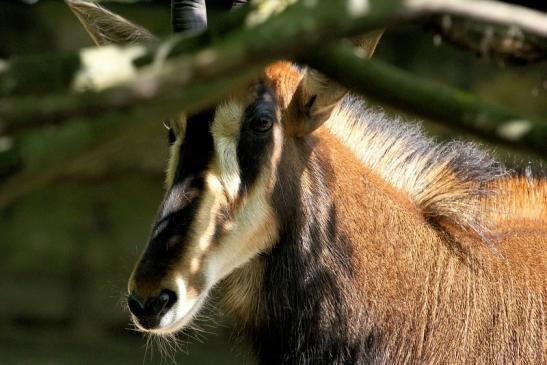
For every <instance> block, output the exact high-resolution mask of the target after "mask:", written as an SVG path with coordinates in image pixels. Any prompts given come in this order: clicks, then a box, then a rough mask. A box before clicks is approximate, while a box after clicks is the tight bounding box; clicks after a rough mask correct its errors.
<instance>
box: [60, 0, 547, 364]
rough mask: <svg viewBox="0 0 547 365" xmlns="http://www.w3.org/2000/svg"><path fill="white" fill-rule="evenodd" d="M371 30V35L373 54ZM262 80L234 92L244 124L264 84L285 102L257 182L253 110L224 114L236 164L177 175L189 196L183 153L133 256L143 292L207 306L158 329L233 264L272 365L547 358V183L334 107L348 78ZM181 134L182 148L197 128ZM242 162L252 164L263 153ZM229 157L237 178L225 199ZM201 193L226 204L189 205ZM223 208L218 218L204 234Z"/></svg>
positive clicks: (103, 27)
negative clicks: (139, 255)
mask: <svg viewBox="0 0 547 365" xmlns="http://www.w3.org/2000/svg"><path fill="white" fill-rule="evenodd" d="M67 3H68V4H69V5H70V6H71V8H72V9H73V10H74V11H75V12H76V14H77V16H78V17H79V18H80V20H81V21H82V23H83V24H84V26H85V27H86V29H87V30H88V31H89V33H90V34H91V36H92V37H93V38H94V40H95V41H96V42H97V43H98V44H108V43H119V42H131V41H133V40H135V39H148V38H149V37H150V35H149V33H148V32H146V31H144V30H142V29H141V28H140V27H138V26H136V25H133V24H132V23H130V22H127V21H126V20H125V19H122V18H120V17H118V16H116V15H114V14H112V13H110V12H108V11H106V10H105V9H103V8H100V7H98V6H96V5H94V4H89V3H87V2H84V1H79V0H68V1H67ZM375 39H377V37H376V38H374V37H373V38H371V42H365V43H364V44H365V45H368V46H367V47H368V48H369V51H370V52H369V53H368V54H369V55H370V54H371V53H372V50H373V49H374V46H375V44H376V41H375ZM372 40H374V41H372ZM257 85H259V86H261V87H262V89H260V88H257V90H259V92H260V93H262V94H260V93H258V91H257V93H253V92H252V93H250V94H249V95H247V96H246V97H245V96H244V97H234V98H233V99H234V100H231V102H232V103H233V105H231V106H229V105H228V106H227V107H233V108H234V109H233V110H232V111H230V110H228V111H227V112H226V115H227V117H226V118H227V119H230V118H231V117H232V116H233V115H234V114H237V113H235V112H234V110H235V111H239V110H240V109H241V111H243V108H246V107H247V106H248V105H252V103H253V102H254V101H256V100H254V99H255V98H257V97H260V96H261V95H262V96H264V95H265V96H266V99H263V100H262V99H260V100H262V102H264V103H266V104H268V102H270V101H271V100H272V99H275V100H276V102H277V104H276V106H275V108H276V110H275V113H277V120H276V123H275V124H274V126H273V129H272V130H273V132H272V133H273V137H271V138H270V139H269V140H268V139H265V138H263V139H261V140H260V141H262V142H264V141H269V142H268V143H270V144H271V146H270V147H269V148H267V149H266V150H262V151H261V152H260V153H262V154H264V155H266V154H267V157H268V159H266V160H260V161H261V163H262V165H263V166H262V165H261V166H260V167H261V169H260V174H257V178H256V180H254V182H253V184H254V185H253V186H247V187H246V188H245V189H243V190H242V189H239V191H240V192H241V191H244V193H237V192H235V190H236V189H237V188H239V187H240V185H238V184H239V182H240V181H239V180H238V179H240V178H241V176H240V175H241V171H239V172H240V174H239V175H238V176H235V175H237V174H238V171H237V170H238V163H239V162H241V161H239V162H237V161H236V160H235V159H236V158H240V157H241V156H240V151H235V152H234V150H236V149H235V148H233V147H234V143H235V142H234V141H236V139H237V138H238V136H237V132H238V131H237V130H235V129H236V128H235V127H236V126H237V127H238V128H242V127H241V125H242V124H243V119H241V120H226V121H222V120H221V121H217V122H216V123H217V124H216V128H218V130H217V132H218V133H220V135H221V136H220V137H217V139H219V138H224V139H225V140H224V141H223V143H225V145H224V146H223V153H224V156H222V157H223V158H224V159H225V161H224V165H225V166H220V165H221V163H220V161H218V157H216V158H215V157H213V161H212V163H210V164H209V161H201V162H200V163H201V164H200V165H199V166H198V167H196V171H194V172H195V173H198V172H199V173H203V171H201V170H203V169H207V181H206V183H207V184H195V185H192V186H190V185H189V187H188V186H186V185H184V183H183V181H178V184H179V185H178V186H179V187H180V189H181V191H178V190H177V189H178V188H177V185H176V183H174V182H173V179H174V176H175V173H176V171H174V169H178V168H179V167H178V165H179V163H178V156H177V152H176V151H175V153H174V154H173V157H172V163H171V165H170V170H171V171H170V173H169V177H168V182H169V184H168V185H170V187H169V192H168V193H167V194H166V201H164V208H163V209H162V210H167V212H162V213H161V214H160V216H159V221H160V223H161V222H162V221H164V224H163V225H162V224H156V225H155V226H154V229H153V239H152V240H151V244H150V245H149V247H148V249H147V251H145V254H144V255H143V259H141V262H140V263H139V264H138V265H137V269H136V272H138V273H139V277H140V279H142V283H140V280H136V279H135V278H134V277H135V274H134V275H133V279H131V280H130V285H129V286H130V291H134V293H135V294H137V295H140V296H141V299H142V300H145V299H147V297H149V296H155V295H157V294H159V291H160V290H161V289H163V288H168V289H171V290H178V292H177V293H176V294H177V295H178V296H179V297H178V298H177V303H176V305H179V304H180V305H181V306H184V305H185V304H188V303H190V304H192V303H197V304H192V305H193V307H192V309H186V312H185V313H182V314H183V315H184V317H180V318H178V317H177V318H175V319H174V320H173V319H171V322H169V323H168V324H167V327H165V326H164V327H163V328H158V327H154V326H157V324H156V325H154V326H151V327H149V328H148V329H151V330H155V329H158V331H159V333H171V332H172V331H176V330H178V329H180V328H181V327H182V326H184V325H185V323H187V321H189V320H191V318H192V316H193V315H194V314H195V312H196V311H197V310H198V309H199V307H200V305H201V303H202V302H203V300H204V299H205V297H206V295H207V293H208V290H209V289H210V287H212V286H213V285H215V284H216V283H217V282H218V281H219V280H221V279H222V278H224V277H225V276H226V275H228V276H227V277H226V278H225V280H224V281H223V282H222V287H223V289H224V291H225V296H224V299H225V304H226V307H227V308H228V309H230V310H231V311H232V312H233V313H234V314H235V315H236V317H237V318H238V321H237V323H238V324H239V325H240V326H241V328H242V330H243V332H244V333H246V334H248V335H249V337H248V338H249V339H250V340H251V342H253V344H254V348H255V350H256V353H257V356H258V358H259V359H260V361H261V362H262V363H264V364H269V363H287V364H291V363H292V364H318V363H324V364H333V363H346V364H349V363H351V364H360V363H363V364H364V363H367V364H368V363H370V364H386V363H389V364H408V363H412V364H430V363H431V364H433V363H435V364H462V363H468V364H545V363H546V360H547V353H546V348H545V343H546V324H545V320H546V316H545V298H546V285H545V284H546V283H545V274H546V271H547V270H546V269H547V267H546V266H547V262H546V261H547V260H546V249H547V183H546V181H545V179H532V178H522V177H513V176H511V175H510V174H508V172H507V171H506V170H505V169H504V168H503V167H502V166H501V165H500V164H499V163H497V162H496V161H494V160H493V159H491V158H490V157H489V156H488V155H487V154H485V153H483V152H480V151H479V150H477V149H476V148H474V147H473V146H469V145H468V144H464V143H457V142H456V143H449V144H444V145H439V144H436V143H434V142H432V141H430V140H428V139H427V138H425V137H423V135H422V134H421V132H420V131H419V130H418V129H416V128H414V127H409V126H408V125H405V124H402V123H400V122H398V121H393V120H390V119H388V118H386V117H385V116H384V115H382V114H381V113H377V112H374V111H371V109H370V108H366V107H364V106H363V103H362V101H361V100H359V99H358V98H354V97H351V96H349V97H345V98H344V99H343V100H342V102H341V103H338V101H339V100H340V98H341V97H342V96H343V95H344V93H345V90H343V89H342V88H341V87H340V86H339V85H336V84H335V83H333V82H332V81H330V80H328V79H326V78H325V77H324V76H322V75H320V74H318V73H316V72H314V71H309V72H301V70H300V69H297V68H296V67H294V66H293V65H291V64H290V63H287V62H278V63H275V64H273V65H271V66H270V67H268V68H267V69H266V70H265V72H264V75H263V78H262V80H260V82H259V83H258V84H257ZM264 85H265V86H264ZM264 87H265V88H266V89H267V90H266V92H265V91H264ZM269 91H273V96H272V95H270V94H269ZM268 98H270V99H268ZM251 99H252V100H251ZM264 100H265V101H264ZM259 107H260V105H258V106H256V108H258V109H260V108H259ZM218 110H219V109H217V111H218ZM245 110H246V109H245ZM262 111H263V110H262ZM243 117H244V116H241V118H243ZM252 117H257V115H253V116H252ZM258 117H260V115H258ZM203 118H205V116H204V117H203ZM203 118H198V119H203ZM207 118H208V117H207ZM232 119H233V118H232ZM247 121H248V120H247ZM198 122H203V123H206V122H209V120H198V121H195V123H198ZM279 122H280V123H279ZM323 122H326V124H324V125H323V126H322V127H321V124H322V123H323ZM218 123H220V124H218ZM223 123H227V124H226V125H224V124H223ZM230 123H231V124H230ZM197 125H200V126H202V124H199V123H198V124H197ZM193 126H195V124H194V125H193ZM225 127H231V128H228V129H230V131H231V133H232V132H233V133H232V134H233V135H232V134H231V133H224V132H225V129H226V128H225ZM317 128H318V129H317ZM198 129H199V128H198ZM232 129H234V130H232ZM223 131H224V132H223ZM178 132H179V133H178V138H179V141H178V142H177V144H175V147H174V150H175V149H177V148H179V147H180V143H182V138H183V134H185V133H186V132H184V131H178ZM207 132H209V131H205V133H203V131H202V132H201V134H199V133H198V136H196V135H194V136H191V137H192V138H197V137H199V138H201V140H200V141H201V142H200V145H201V144H203V145H206V144H207V143H209V144H210V145H211V147H210V148H209V149H207V150H203V151H201V150H199V148H198V147H199V146H195V145H194V147H193V148H194V150H195V151H200V152H202V153H209V154H211V155H212V156H213V155H214V153H213V150H212V149H213V142H215V143H219V141H218V140H215V141H210V139H212V138H213V136H212V135H211V136H209V135H208V134H207ZM221 132H222V133H221ZM312 132H313V133H312ZM239 138H241V134H239ZM258 140H259V139H257V140H253V139H247V142H248V144H247V147H248V146H249V145H251V146H253V147H254V146H256V144H259V143H256V142H257V141H258ZM237 141H238V143H240V142H241V139H239V140H237ZM249 141H251V143H250V144H249ZM230 143H231V144H230ZM253 143H254V144H253ZM238 146H239V145H238ZM268 146H269V145H268ZM214 148H215V149H217V150H218V146H216V147H214ZM257 151H258V150H257ZM217 152H218V151H217ZM243 152H245V151H243ZM230 154H232V155H230ZM234 154H237V156H235V155H234ZM243 155H244V154H243ZM196 157H199V156H196ZM244 157H246V158H247V160H246V163H247V164H248V166H250V167H251V168H256V166H253V165H252V161H258V160H256V159H255V160H253V158H259V157H264V156H254V155H253V156H250V157H249V155H248V154H247V155H246V156H244ZM229 158H231V159H229ZM227 161H228V162H227ZM249 161H251V162H249ZM264 161H266V162H264ZM268 161H269V164H268ZM249 163H251V164H250V165H249ZM222 168H224V169H226V170H227V172H226V171H224V173H229V174H231V175H230V177H231V178H233V179H232V180H231V181H230V183H231V184H232V185H233V186H235V188H234V189H232V190H230V191H229V192H228V194H227V193H226V189H225V188H224V187H223V184H224V183H226V179H224V180H223V176H222V173H223V172H222V171H220V172H219V171H217V170H222ZM198 169H199V170H198ZM232 175H234V176H232ZM189 176H190V177H191V174H190V175H189ZM196 181H199V179H198V180H196ZM173 184H174V186H171V185H173ZM202 185H203V186H202ZM185 186H186V187H185ZM188 191H194V193H195V194H198V195H199V196H200V197H199V198H200V199H204V200H206V199H208V200H210V201H213V202H216V203H215V204H200V205H199V207H190V208H191V209H190V208H188V205H189V204H188V203H189V202H186V201H185V199H183V198H181V197H184V196H186V195H185V194H187V192H188ZM232 193H233V194H241V196H237V197H235V199H234V197H232V196H231V195H230V194H232ZM228 196H230V199H233V200H234V201H236V202H237V204H233V202H232V203H231V205H230V204H229V203H227V202H228V200H229V199H228ZM196 201H197V200H196ZM217 203H218V204H217ZM196 206H197V203H196ZM187 208H188V209H190V210H189V212H190V211H191V213H188V215H186V216H183V215H182V213H180V215H181V216H180V217H178V216H177V219H175V218H174V217H171V214H170V209H171V210H173V212H171V213H176V212H177V211H178V212H184V209H187ZM198 208H199V209H198ZM192 214H193V215H194V216H191V215H192ZM196 216H197V218H196ZM224 216H225V217H224ZM218 217H221V218H223V219H222V220H221V221H223V224H224V225H223V226H222V227H221V228H222V229H218V230H216V229H215V230H209V229H207V227H209V226H211V227H212V225H211V224H213V223H215V224H216V218H218ZM194 218H195V219H194ZM183 222H184V224H182V223H183ZM186 226H188V227H186ZM181 227H182V228H181ZM185 227H186V228H188V229H186V228H185ZM167 228H168V229H167ZM179 228H180V229H183V228H184V230H182V231H180V232H181V233H180V235H184V237H180V236H179V235H177V232H179V231H178V229H179ZM170 231H174V232H175V234H173V235H171V236H169V237H166V238H165V239H164V238H163V236H168V233H169V232H170ZM204 232H206V233H207V235H206V234H204ZM211 237H213V238H214V240H211V239H210V238H211ZM190 238H191V239H190ZM202 238H204V239H203V242H201V239H202ZM183 240H186V241H187V242H184V244H182V242H183ZM196 242H197V243H198V244H197V245H196ZM165 247H167V249H165ZM211 260H216V261H215V262H216V266H215V265H213V264H210V261H211ZM143 262H144V263H143ZM194 262H195V265H194ZM234 262H237V263H235V264H234ZM207 264H209V269H210V270H211V269H212V271H209V275H205V271H204V270H205V269H204V267H205V266H207ZM230 265H232V266H230ZM139 268H140V270H139ZM158 268H159V269H158ZM210 272H212V273H213V274H210ZM215 275H216V277H213V276H215ZM211 277H212V279H211ZM184 280H186V282H185V283H184ZM207 280H208V281H207ZM206 281H207V283H206ZM181 282H182V283H184V284H185V286H186V287H187V288H186V289H184V290H182V289H180V288H178V287H177V284H176V283H181ZM174 283H175V284H174ZM196 298H197V299H196ZM190 299H195V301H194V302H192V301H191V300H190ZM180 308H182V307H180ZM180 308H179V309H180ZM180 310H181V311H182V310H183V309H180ZM181 320H183V321H182V322H181ZM184 321H186V322H184ZM162 331H163V332H162Z"/></svg>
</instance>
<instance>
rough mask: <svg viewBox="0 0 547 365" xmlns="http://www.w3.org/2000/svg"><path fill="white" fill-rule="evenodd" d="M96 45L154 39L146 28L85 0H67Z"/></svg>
mask: <svg viewBox="0 0 547 365" xmlns="http://www.w3.org/2000/svg"><path fill="white" fill-rule="evenodd" d="M65 2H66V4H67V5H68V7H69V8H70V9H71V10H72V12H73V13H74V14H75V15H76V16H77V17H78V19H79V20H80V22H81V23H82V25H83V26H84V28H85V30H86V31H87V33H89V35H90V36H91V38H92V39H93V41H94V42H95V44H96V45H98V46H104V45H108V44H127V43H135V42H139V41H144V40H150V39H153V38H154V37H153V35H152V34H151V33H150V32H149V31H148V30H146V29H145V28H143V27H141V26H138V25H136V24H133V23H131V22H130V21H128V20H127V19H125V18H123V17H121V16H119V15H116V14H114V13H112V12H110V11H108V10H106V9H105V8H103V7H101V6H99V5H97V4H95V3H92V2H88V1H83V0H65Z"/></svg>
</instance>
